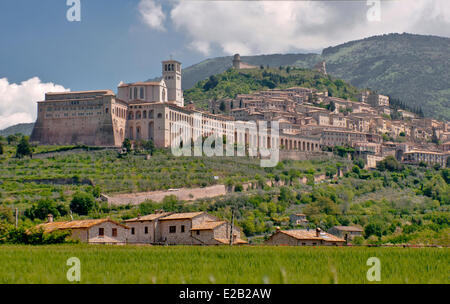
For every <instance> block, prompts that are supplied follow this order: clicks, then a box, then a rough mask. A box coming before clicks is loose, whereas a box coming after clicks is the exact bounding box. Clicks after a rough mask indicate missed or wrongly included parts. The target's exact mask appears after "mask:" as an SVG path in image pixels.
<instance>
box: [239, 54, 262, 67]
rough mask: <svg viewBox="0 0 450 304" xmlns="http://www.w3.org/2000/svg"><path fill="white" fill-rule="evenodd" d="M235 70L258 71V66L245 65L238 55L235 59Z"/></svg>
mask: <svg viewBox="0 0 450 304" xmlns="http://www.w3.org/2000/svg"><path fill="white" fill-rule="evenodd" d="M233 68H235V69H236V70H245V69H257V68H258V67H257V66H254V65H251V64H248V63H245V62H242V61H241V55H239V54H236V55H234V57H233Z"/></svg>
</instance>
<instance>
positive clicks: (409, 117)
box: [31, 55, 450, 168]
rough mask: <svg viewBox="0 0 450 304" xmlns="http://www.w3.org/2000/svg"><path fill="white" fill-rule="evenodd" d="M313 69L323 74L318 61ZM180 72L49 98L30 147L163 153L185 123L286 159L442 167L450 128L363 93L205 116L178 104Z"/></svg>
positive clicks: (298, 91) (250, 98) (296, 91)
mask: <svg viewBox="0 0 450 304" xmlns="http://www.w3.org/2000/svg"><path fill="white" fill-rule="evenodd" d="M233 67H234V69H240V70H245V69H254V68H256V67H255V66H252V65H249V64H246V63H243V62H242V61H241V60H240V56H239V55H235V57H234V59H233ZM316 69H317V71H319V72H320V73H323V74H326V65H325V62H321V63H319V64H318V65H317V66H316ZM181 71H182V69H181V63H180V62H178V61H176V60H168V61H164V62H163V63H162V74H163V76H162V77H161V78H160V80H159V81H153V82H137V83H129V84H126V83H121V84H120V85H119V87H118V93H117V95H116V94H115V93H114V92H113V91H111V90H98V91H85V92H63V93H52V92H49V93H47V94H46V98H45V100H44V101H40V102H38V118H37V121H36V124H35V127H34V130H33V133H32V135H31V141H33V142H36V143H39V144H50V145H53V144H56V145H61V144H84V145H93V146H113V147H121V146H122V143H123V142H124V140H125V139H130V140H131V141H136V140H152V141H153V142H154V144H155V146H156V147H159V148H168V147H170V146H171V143H173V141H174V138H175V137H176V136H177V134H174V132H173V130H172V129H173V126H174V125H176V124H178V123H180V122H182V123H185V124H187V125H189V128H190V129H191V130H190V132H189V133H190V134H192V137H193V140H194V141H195V140H196V138H198V137H205V136H209V135H211V134H217V135H219V136H223V135H225V134H226V135H227V136H228V134H230V135H231V137H234V138H233V140H236V141H237V142H239V141H240V142H241V143H245V144H247V145H248V144H249V142H252V141H254V140H256V141H258V140H260V141H261V142H260V143H264V145H266V144H265V143H267V147H268V148H272V149H273V148H275V147H279V149H280V150H282V151H285V152H290V155H289V156H287V157H292V158H294V159H295V158H296V157H298V155H300V154H311V153H314V154H317V153H324V152H327V151H328V152H330V151H333V150H334V149H335V148H336V147H338V146H340V147H348V148H352V149H354V151H355V153H356V154H358V155H359V157H360V158H361V159H363V160H364V161H365V163H366V167H367V168H373V167H375V166H376V164H377V162H379V161H381V160H383V159H384V158H385V157H387V156H394V157H396V158H397V160H399V161H402V162H405V163H412V164H419V163H421V162H424V163H428V164H433V165H434V164H438V165H439V166H441V167H443V168H444V167H448V159H449V152H450V123H449V122H443V121H438V120H435V119H432V118H421V117H418V115H417V114H415V113H412V112H409V111H406V110H402V109H395V110H394V109H392V108H391V107H390V98H389V97H388V96H385V95H381V94H378V93H376V92H373V91H369V90H363V91H362V92H360V93H359V95H358V96H357V98H358V101H355V100H349V99H342V98H337V97H333V96H329V94H328V92H327V91H323V92H321V91H318V90H316V89H314V88H304V87H292V88H288V89H272V90H265V91H259V92H254V93H251V94H238V95H237V96H236V97H235V98H227V99H219V100H212V101H210V105H209V106H210V107H209V111H204V110H199V109H197V108H196V107H195V104H193V103H189V104H186V105H185V101H184V97H183V91H182V89H181V81H182V73H181ZM394 111H395V114H396V115H395V116H396V117H395V118H396V119H393V117H394V115H393V112H394ZM198 117H201V118H200V119H198ZM240 121H242V122H249V121H252V122H258V121H265V122H274V121H277V122H278V123H279V126H280V134H279V135H278V136H276V137H271V136H270V135H267V136H266V138H260V139H255V138H252V137H251V136H249V135H248V134H245V135H242V134H241V135H239V134H236V133H235V131H234V130H235V129H234V126H235V123H237V122H240ZM230 130H231V131H230ZM247 131H248V130H247ZM230 132H231V133H230ZM268 134H269V132H268Z"/></svg>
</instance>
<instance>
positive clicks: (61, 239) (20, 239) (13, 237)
mask: <svg viewBox="0 0 450 304" xmlns="http://www.w3.org/2000/svg"><path fill="white" fill-rule="evenodd" d="M69 236H71V232H70V231H68V230H65V231H53V232H51V233H44V231H43V230H42V229H30V230H27V229H25V228H24V227H19V228H15V227H12V226H11V227H8V228H6V229H3V230H2V235H0V243H6V244H15V245H19V244H20V245H51V244H63V243H68V242H73V241H69V240H68V237H69Z"/></svg>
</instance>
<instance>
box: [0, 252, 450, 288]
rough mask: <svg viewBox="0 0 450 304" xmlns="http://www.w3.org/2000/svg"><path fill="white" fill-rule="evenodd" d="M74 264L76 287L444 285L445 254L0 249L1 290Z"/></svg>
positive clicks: (56, 274)
mask: <svg viewBox="0 0 450 304" xmlns="http://www.w3.org/2000/svg"><path fill="white" fill-rule="evenodd" d="M70 257H77V258H79V259H80V261H81V283H126V284H128V283H150V284H152V283H156V284H163V283H217V284H219V283H275V284H278V283H294V284H297V283H351V284H353V283H361V284H364V283H369V282H368V281H367V279H366V273H367V271H368V269H369V268H370V267H369V266H367V265H366V261H367V259H368V258H370V257H378V258H379V259H380V261H381V283H446V284H448V283H450V277H449V273H450V269H449V268H450V263H449V262H450V250H449V249H448V248H420V249H419V248H361V247H359V248H356V247H355V248H335V247H333V248H325V247H318V248H312V247H308V248H306V247H303V248H299V247H233V248H230V247H134V246H122V247H109V246H101V247H94V246H88V245H64V246H44V247H25V246H1V247H0V283H25V284H30V283H43V284H47V283H62V284H65V283H68V281H67V279H66V273H67V271H68V270H69V268H70V267H69V266H66V261H67V259H69V258H70Z"/></svg>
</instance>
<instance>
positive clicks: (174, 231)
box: [169, 226, 177, 233]
mask: <svg viewBox="0 0 450 304" xmlns="http://www.w3.org/2000/svg"><path fill="white" fill-rule="evenodd" d="M176 232H177V226H170V227H169V233H176Z"/></svg>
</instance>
